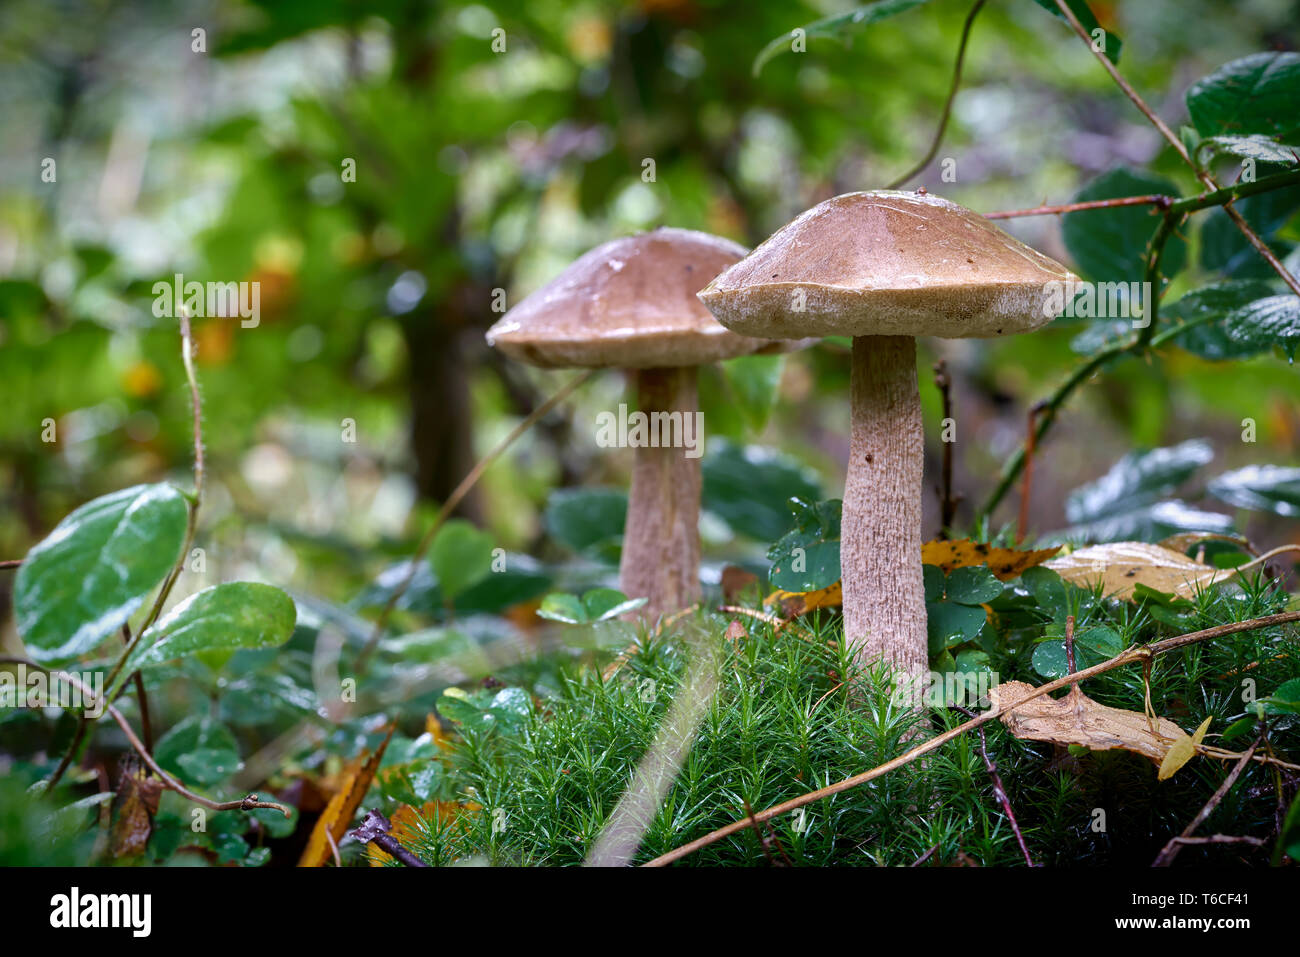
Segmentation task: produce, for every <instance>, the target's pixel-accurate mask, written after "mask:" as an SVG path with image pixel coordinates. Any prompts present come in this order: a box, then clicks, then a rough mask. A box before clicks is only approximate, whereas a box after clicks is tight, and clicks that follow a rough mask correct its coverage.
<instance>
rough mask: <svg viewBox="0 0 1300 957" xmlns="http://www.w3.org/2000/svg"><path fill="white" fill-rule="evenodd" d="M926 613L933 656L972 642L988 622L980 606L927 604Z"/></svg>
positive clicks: (946, 603)
mask: <svg viewBox="0 0 1300 957" xmlns="http://www.w3.org/2000/svg"><path fill="white" fill-rule="evenodd" d="M925 612H926V626H925V627H926V633H927V635H928V637H929V644H930V654H931V655H936V654H938V653H939V652H940V651H942V650H943V649H945V648H952V647H954V646H956V645H961V644H965V643H966V642H968V641H970V640H972V639H973V638H974V637H975V636H976V635H978V634H979V630H980V629H981V628H983V627H984V622H985V621H986V620H987V619H986V615H985V613H984V609H983V608H980V607H979V606H978V605H973V606H972V605H958V604H956V603H955V602H949V601H932V602H926V605H925Z"/></svg>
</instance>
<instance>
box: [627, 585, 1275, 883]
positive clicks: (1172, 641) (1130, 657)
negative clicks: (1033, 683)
mask: <svg viewBox="0 0 1300 957" xmlns="http://www.w3.org/2000/svg"><path fill="white" fill-rule="evenodd" d="M1293 621H1300V611H1288V612H1281V613H1279V614H1276V615H1265V616H1263V617H1261V618H1252V619H1250V620H1248V621H1235V622H1229V623H1228V624H1225V625H1216V626H1215V627H1213V628H1204V629H1202V630H1200V631H1193V632H1188V633H1187V634H1185V635H1176V636H1174V637H1173V638H1165V639H1162V640H1160V641H1155V642H1152V643H1151V644H1148V645H1142V646H1134V647H1131V648H1127V649H1125V650H1124V651H1122V652H1120V653H1119V654H1118V655H1116V656H1115V657H1114V658H1111V659H1109V660H1107V661H1103V662H1101V663H1100V664H1097V665H1093V666H1092V667H1091V668H1085V669H1084V670H1083V671H1079V672H1075V673H1074V674H1070V675H1065V676H1064V677H1062V678H1057V679H1056V680H1055V681H1049V682H1048V683H1047V684H1045V685H1040V686H1039V687H1037V688H1035V689H1033V691H1031V692H1030V693H1029V694H1027V695H1025V696H1024V697H1023V698H1020V699H1018V700H1017V701H1016V702H1015V704H1014V705H1008V706H1007V707H1006V710H1007V711H1013V710H1015V709H1017V708H1020V707H1022V706H1023V705H1024V704H1025V703H1026V702H1027V701H1030V700H1032V699H1034V698H1037V697H1038V696H1040V695H1044V694H1048V693H1050V692H1053V691H1058V690H1060V689H1061V688H1064V687H1066V686H1067V685H1072V684H1075V683H1076V682H1080V681H1085V680H1087V679H1088V678H1092V677H1095V676H1096V675H1099V674H1104V673H1105V672H1108V671H1112V670H1114V669H1115V668H1118V667H1120V666H1121V665H1126V664H1129V663H1131V662H1134V661H1145V660H1149V659H1150V658H1152V657H1153V656H1155V655H1160V654H1164V653H1166V652H1169V651H1174V650H1176V649H1178V648H1184V647H1186V646H1188V645H1193V644H1196V643H1197V642H1201V641H1208V640H1209V639H1211V638H1221V637H1223V636H1224V635H1235V634H1237V633H1239V632H1243V631H1254V630H1255V629H1257V628H1269V627H1272V626H1274V625H1283V624H1287V623H1289V622H1293ZM1002 713H1003V709H1002V708H990V709H989V710H988V711H986V712H984V713H983V714H981V715H980V716H979V717H977V718H973V719H971V720H970V721H967V722H966V723H965V724H962V725H959V726H957V727H956V728H953V729H951V730H949V731H945V732H943V733H942V734H938V735H936V736H935V737H933V738H930V739H929V740H928V741H925V742H922V743H921V744H919V745H917V746H916V747H914V748H912V749H911V750H909V751H906V752H904V753H903V754H900V755H899V756H898V757H896V758H891V759H890V760H888V761H886V762H885V763H884V764H881V765H878V766H876V767H874V768H872V769H871V770H869V771H863V772H862V773H861V774H855V775H853V776H852V777H849V778H845V779H844V780H843V781H838V782H836V783H835V784H831V785H828V786H826V787H824V788H819V789H817V790H816V791H809V792H808V793H807V794H801V795H799V796H798V797H795V798H791V799H790V800H788V801H783V802H782V803H780V804H776V805H773V806H772V807H770V808H767V809H766V810H764V811H758V812H756V813H755V814H754V818H755V819H756V820H758V821H767V820H771V819H772V818H774V817H778V816H780V815H782V814H786V813H788V812H790V811H793V810H795V809H796V808H800V807H804V806H805V805H808V804H813V803H815V802H817V801H820V800H822V799H823V798H828V797H831V796H832V795H835V794H839V793H841V792H842V791H848V790H850V789H852V788H855V787H858V786H859V785H862V784H866V783H867V782H869V781H874V780H876V779H877V778H879V777H883V776H884V775H886V774H888V773H889V772H890V771H893V770H896V769H897V768H901V767H903V766H904V765H907V764H910V763H911V762H913V761H915V760H916V759H917V758H919V757H921V756H923V755H925V754H928V753H930V752H931V751H935V750H937V749H938V748H941V747H942V746H943V745H945V744H947V743H948V742H949V741H952V740H953V739H955V738H958V737H960V736H961V735H963V734H965V733H966V732H967V731H971V730H973V729H975V728H978V727H980V726H981V725H984V724H987V723H988V722H990V721H992V720H994V719H995V718H998V717H999V716H1000V715H1001V714H1002ZM746 827H749V821H748V820H740V821H733V822H732V823H730V824H727V825H725V826H723V827H720V828H718V829H717V830H714V831H711V832H709V833H708V834H705V835H704V836H703V837H700V838H696V839H695V840H694V841H691V842H690V843H688V844H683V845H682V846H681V847H677V848H674V849H673V850H671V851H668V852H667V853H666V854H661V855H660V856H659V857H656V858H655V859H654V860H652V861H649V862H647V863H646V864H645V865H643V866H646V867H663V866H664V865H666V864H671V863H673V862H674V861H679V860H681V859H682V858H683V857H687V856H689V855H691V854H693V853H695V852H696V851H698V850H700V849H701V848H704V847H708V846H709V845H710V844H713V843H715V842H716V841H720V840H722V839H723V838H724V837H728V836H730V835H732V834H735V833H736V832H737V831H739V830H741V829H743V828H746Z"/></svg>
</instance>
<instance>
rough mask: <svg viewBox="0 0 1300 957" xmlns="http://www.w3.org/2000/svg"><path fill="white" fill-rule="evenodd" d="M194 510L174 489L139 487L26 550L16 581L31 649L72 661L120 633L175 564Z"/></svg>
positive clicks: (71, 518) (46, 657)
mask: <svg viewBox="0 0 1300 957" xmlns="http://www.w3.org/2000/svg"><path fill="white" fill-rule="evenodd" d="M187 514H188V513H187V509H186V506H185V499H184V498H183V497H182V496H181V494H180V492H178V491H177V490H176V489H175V488H173V487H172V486H170V485H137V486H134V487H132V488H128V489H123V490H122V491H120V492H114V493H112V494H111V495H105V496H103V497H102V498H97V499H95V500H94V501H91V502H87V503H86V504H85V505H82V506H81V507H80V508H78V509H77V510H76V511H74V512H72V513H71V514H70V515H68V516H67V518H65V519H64V520H63V521H61V522H60V523H59V524H58V525H57V526H56V527H55V529H54V531H52V532H51V533H50V534H49V535H48V536H46V538H45V539H44V540H43V541H41V542H40V543H38V544H37V545H36V546H35V547H34V548H32V550H31V551H30V552H28V553H27V557H26V558H24V559H23V563H22V565H21V566H20V567H19V569H18V576H17V579H16V580H15V582H14V611H15V618H16V619H17V624H18V633H19V635H21V636H22V639H23V644H24V645H25V646H26V647H27V651H28V653H29V654H30V655H31V656H32V657H33V658H35V659H36V660H37V661H41V662H58V661H66V660H68V659H70V658H75V657H77V656H78V655H82V654H85V653H86V652H88V651H92V650H93V649H95V648H96V647H98V646H99V644H100V642H102V641H103V640H104V639H105V638H107V637H108V636H109V635H112V634H114V633H116V632H117V631H118V629H120V628H121V627H122V625H123V624H124V623H125V622H126V621H127V619H128V618H130V617H131V615H132V614H133V613H134V612H135V611H136V610H137V609H138V608H139V607H140V606H141V605H142V604H143V603H144V600H145V598H146V597H147V596H148V594H149V593H150V592H151V591H152V590H153V589H154V587H156V586H157V585H158V584H159V583H160V582H161V581H162V580H163V578H165V577H166V575H167V573H168V572H169V571H170V570H171V568H172V566H173V565H174V564H175V562H176V558H177V556H178V555H179V553H180V550H181V544H182V542H183V541H184V540H185V523H186V518H187Z"/></svg>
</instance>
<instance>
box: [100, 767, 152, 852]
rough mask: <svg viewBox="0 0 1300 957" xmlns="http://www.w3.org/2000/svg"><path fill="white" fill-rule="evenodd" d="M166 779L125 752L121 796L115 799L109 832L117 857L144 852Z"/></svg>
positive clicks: (119, 780)
mask: <svg viewBox="0 0 1300 957" xmlns="http://www.w3.org/2000/svg"><path fill="white" fill-rule="evenodd" d="M162 791H163V784H162V781H161V780H159V779H158V778H157V777H155V776H154V774H153V772H152V771H150V770H149V769H148V768H147V767H145V765H144V763H143V762H142V761H141V760H140V759H139V758H137V757H136V756H135V754H128V755H126V756H124V757H123V758H122V760H121V763H120V765H119V774H118V781H117V796H116V797H115V798H114V799H113V824H112V827H111V829H110V830H109V835H108V853H109V854H110V855H111V856H112V857H114V858H118V857H135V856H136V855H138V854H143V853H144V850H145V847H146V846H147V845H148V844H149V836H150V835H151V834H153V819H154V815H155V814H157V813H158V799H159V798H160V797H161V796H162Z"/></svg>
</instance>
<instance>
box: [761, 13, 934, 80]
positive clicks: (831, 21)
mask: <svg viewBox="0 0 1300 957" xmlns="http://www.w3.org/2000/svg"><path fill="white" fill-rule="evenodd" d="M925 2H926V0H877V2H876V3H868V4H865V5H863V6H861V7H858V8H857V9H855V10H850V11H849V12H848V13H840V14H836V15H835V16H831V17H823V18H822V19H820V20H815V21H813V22H812V23H808V24H805V25H804V26H802V27H800V28H799V29H800V30H802V31H803V35H804V37H805V38H813V37H822V38H825V37H837V38H845V37H848V36H849V35H851V34H852V33H853V31H855V30H858V29H861V28H863V27H866V26H869V25H871V24H873V23H879V22H880V21H881V20H885V19H888V18H889V17H892V16H895V15H897V14H899V13H904V12H905V11H907V10H911V9H912V8H913V7H919V6H920V5H921V4H923V3H925ZM794 38H795V33H794V31H791V32H789V33H783V34H782V35H781V36H779V37H777V38H776V39H775V40H772V41H771V42H769V43H768V44H767V45H766V46H764V47H763V49H762V50H760V51H759V53H758V56H756V57H755V58H754V66H753V71H754V76H758V74H759V73H760V72H762V70H763V67H764V66H766V65H767V62H768V61H769V60H771V59H772V58H773V57H774V56H777V55H778V54H781V53H784V52H785V51H787V50H792V49H793V43H794Z"/></svg>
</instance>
